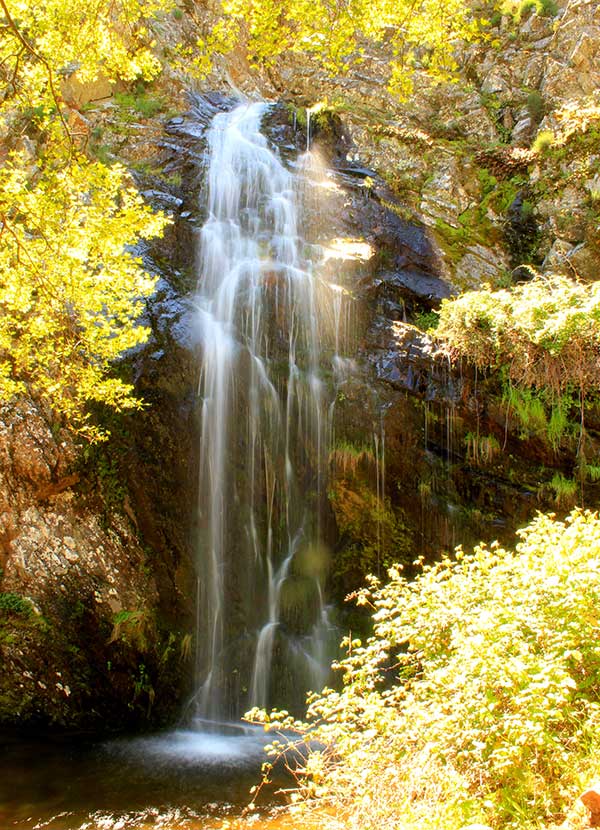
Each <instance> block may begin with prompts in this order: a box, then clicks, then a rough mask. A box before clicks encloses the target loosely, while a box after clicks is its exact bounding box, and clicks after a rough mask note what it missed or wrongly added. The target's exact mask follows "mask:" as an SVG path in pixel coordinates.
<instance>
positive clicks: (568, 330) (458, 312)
mask: <svg viewBox="0 0 600 830" xmlns="http://www.w3.org/2000/svg"><path fill="white" fill-rule="evenodd" d="M436 334H437V336H438V337H439V338H440V339H441V340H443V341H444V342H445V344H446V346H447V348H448V349H449V351H450V353H451V355H453V356H454V357H463V358H465V359H466V360H467V361H468V362H470V363H472V364H473V365H475V366H476V367H477V368H479V369H484V370H485V369H487V370H490V371H492V372H494V371H495V372H497V373H498V375H499V376H500V377H501V379H502V381H503V383H504V387H505V396H506V399H507V401H508V402H509V404H510V406H511V408H512V409H513V410H514V411H515V412H516V414H517V415H518V416H519V417H520V420H521V423H522V424H523V425H524V427H525V429H526V430H527V431H529V432H536V431H539V432H541V431H542V430H543V429H546V431H547V436H548V440H549V441H550V443H551V444H552V445H553V446H554V447H555V448H556V447H557V446H558V443H559V442H560V440H561V437H562V436H563V435H564V434H565V433H566V431H567V427H568V423H567V422H568V418H567V412H568V409H569V407H571V408H577V409H578V410H579V414H578V420H579V421H581V420H582V418H581V415H582V413H581V404H582V402H583V401H584V400H585V399H586V398H588V397H592V396H597V395H598V393H600V376H599V375H598V365H599V364H600V283H591V284H585V283H582V282H578V281H576V280H572V279H569V278H567V277H561V276H556V275H549V276H543V277H542V276H539V275H534V278H533V279H532V280H531V281H530V282H527V283H522V284H520V285H517V286H515V287H514V288H513V289H512V290H506V289H503V290H501V291H492V290H491V289H490V288H489V287H484V288H483V289H482V290H481V291H471V292H468V293H466V294H463V295H462V296H460V297H458V298H456V299H453V300H444V301H443V302H442V306H441V309H440V323H439V326H438V328H437V332H436ZM515 390H516V391H515Z"/></svg>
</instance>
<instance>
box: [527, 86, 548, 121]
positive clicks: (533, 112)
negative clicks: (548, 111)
mask: <svg viewBox="0 0 600 830" xmlns="http://www.w3.org/2000/svg"><path fill="white" fill-rule="evenodd" d="M527 112H528V113H529V115H530V116H531V117H532V118H533V120H534V121H536V122H538V121H541V119H542V117H543V115H544V99H543V98H542V96H541V95H540V93H539V92H536V91H535V90H534V91H533V92H530V93H529V95H528V96H527Z"/></svg>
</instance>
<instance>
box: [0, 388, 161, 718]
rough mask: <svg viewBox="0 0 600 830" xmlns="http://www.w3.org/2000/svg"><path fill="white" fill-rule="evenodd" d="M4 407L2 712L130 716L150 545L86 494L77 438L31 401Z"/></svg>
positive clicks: (147, 611) (151, 635) (153, 632)
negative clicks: (119, 624)
mask: <svg viewBox="0 0 600 830" xmlns="http://www.w3.org/2000/svg"><path fill="white" fill-rule="evenodd" d="M1 415H2V417H1V420H0V514H1V522H2V550H1V553H0V561H1V566H2V571H1V577H0V660H1V662H2V667H3V670H2V673H1V675H0V721H9V722H12V721H15V722H20V723H24V722H31V721H34V722H40V723H51V724H55V725H62V726H66V725H68V726H70V727H74V726H79V727H82V726H92V725H93V724H94V721H96V722H97V721H98V720H99V719H101V718H102V719H105V718H107V717H108V718H109V723H111V724H112V725H114V726H115V727H116V726H118V725H122V723H123V721H124V720H127V719H128V717H127V716H128V715H129V711H128V708H129V707H131V710H130V711H131V712H132V713H133V716H132V720H134V721H135V720H136V714H138V715H139V707H140V706H141V707H142V708H143V710H144V711H147V708H148V707H149V706H150V698H149V695H150V691H151V681H150V678H149V675H148V672H150V671H151V668H150V667H151V665H152V663H153V662H155V660H154V652H155V649H156V646H157V644H158V640H159V634H158V632H157V627H156V623H155V620H154V609H155V606H156V594H157V587H156V581H155V579H154V577H153V576H152V575H151V574H150V573H149V570H148V568H147V554H146V552H145V551H144V549H143V548H142V546H141V545H140V542H139V539H138V537H137V534H136V530H135V527H134V525H133V524H132V521H131V520H130V519H129V518H128V517H127V516H126V515H125V514H124V513H123V514H120V513H115V512H112V511H110V512H108V513H107V511H106V506H107V505H106V500H105V499H106V493H105V494H104V496H102V495H100V494H96V493H90V494H89V495H86V494H85V489H86V486H85V483H84V481H83V480H82V476H84V475H85V474H84V473H82V472H81V470H80V467H79V465H80V460H79V456H80V449H81V448H78V447H77V446H76V444H75V443H74V441H73V438H72V436H70V435H69V434H68V433H66V432H65V431H62V430H60V429H59V430H57V429H56V428H53V425H52V422H51V420H50V419H49V418H48V415H47V413H44V412H43V411H42V409H41V408H40V407H39V406H36V404H35V403H34V402H33V401H31V400H27V399H23V400H20V401H19V402H18V403H16V404H15V405H12V406H8V405H6V406H4V407H3V408H2V413H1ZM104 485H105V487H107V488H108V487H119V486H120V482H118V481H116V480H115V481H111V482H109V481H108V480H105V482H104ZM119 620H122V622H123V623H125V622H127V621H129V622H130V623H131V625H130V626H129V627H127V626H125V627H124V628H122V630H121V631H118V632H117V631H116V629H115V626H116V623H117V622H118V621H119ZM143 661H146V663H147V664H148V668H145V667H144V662H143ZM142 675H143V676H142ZM154 683H155V685H156V687H157V688H156V690H155V689H152V691H153V692H154V696H156V693H157V692H158V687H159V683H158V682H157V681H156V680H154ZM161 691H163V690H161ZM136 710H138V711H137V712H136Z"/></svg>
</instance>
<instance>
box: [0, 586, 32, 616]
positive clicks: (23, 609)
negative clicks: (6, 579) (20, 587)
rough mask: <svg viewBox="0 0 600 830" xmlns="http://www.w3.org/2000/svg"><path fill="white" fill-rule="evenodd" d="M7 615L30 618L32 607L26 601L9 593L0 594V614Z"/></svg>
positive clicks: (17, 595)
mask: <svg viewBox="0 0 600 830" xmlns="http://www.w3.org/2000/svg"><path fill="white" fill-rule="evenodd" d="M1 611H4V612H5V613H7V614H18V615H20V616H22V617H30V616H31V615H32V613H33V606H32V604H31V603H30V602H29V600H28V599H25V598H24V597H22V596H20V595H19V594H13V593H10V592H6V593H0V612H1Z"/></svg>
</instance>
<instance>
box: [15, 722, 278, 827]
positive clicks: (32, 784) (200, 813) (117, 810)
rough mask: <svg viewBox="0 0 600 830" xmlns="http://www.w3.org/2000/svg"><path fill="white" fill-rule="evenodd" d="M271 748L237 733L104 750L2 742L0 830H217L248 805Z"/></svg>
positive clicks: (178, 736)
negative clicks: (251, 791) (266, 754)
mask: <svg viewBox="0 0 600 830" xmlns="http://www.w3.org/2000/svg"><path fill="white" fill-rule="evenodd" d="M270 740H272V736H269V735H266V734H265V733H264V732H262V730H258V729H251V728H248V729H245V728H240V727H232V728H231V729H229V730H227V731H226V732H225V733H217V732H195V731H183V730H181V731H175V732H167V733H164V734H160V735H153V736H146V737H137V738H133V739H125V738H120V739H117V740H114V741H108V742H106V741H105V742H102V743H98V742H91V741H89V740H80V741H77V742H73V741H72V740H71V741H69V742H67V741H66V740H65V741H61V740H56V739H53V740H45V741H44V742H40V741H33V740H32V741H27V740H24V739H23V738H22V737H21V736H14V737H13V736H0V746H1V747H2V751H1V754H0V828H2V830H8V828H14V830H25V828H27V830H42V828H44V829H45V828H48V830H129V828H135V830H145V828H146V827H148V828H150V827H152V828H165V830H180V829H181V830H200V828H203V829H204V828H206V830H209V828H218V827H221V826H222V823H223V820H224V819H228V818H234V817H235V816H238V815H240V813H241V812H242V810H243V809H244V807H246V805H247V804H248V802H249V801H250V795H249V790H250V787H252V786H253V785H254V784H256V782H257V780H258V779H259V776H260V767H261V764H262V762H263V761H264V759H265V755H264V751H263V747H264V745H265V744H266V743H267V742H269V741H270ZM267 798H270V799H271V801H270V804H271V805H272V804H273V803H275V796H273V794H272V791H271V793H270V794H269V795H267V794H266V793H265V796H264V799H263V803H262V805H260V806H259V809H262V810H263V811H264V810H265V809H266V807H267V806H269V802H267V800H266V799H267ZM252 826H253V827H259V826H260V824H259V823H253V825H252Z"/></svg>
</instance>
